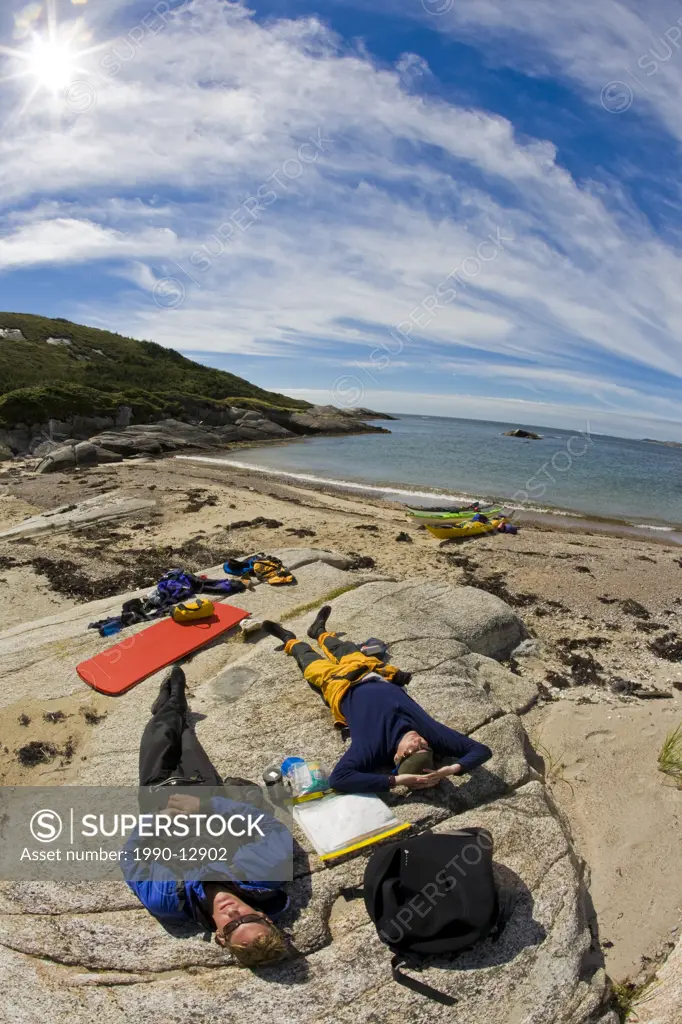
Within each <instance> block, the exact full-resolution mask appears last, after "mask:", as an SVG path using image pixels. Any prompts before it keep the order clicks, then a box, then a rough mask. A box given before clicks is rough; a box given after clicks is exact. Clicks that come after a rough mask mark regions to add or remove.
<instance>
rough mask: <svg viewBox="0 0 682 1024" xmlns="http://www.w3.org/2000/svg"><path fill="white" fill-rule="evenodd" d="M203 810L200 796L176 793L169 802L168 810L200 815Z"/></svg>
mask: <svg viewBox="0 0 682 1024" xmlns="http://www.w3.org/2000/svg"><path fill="white" fill-rule="evenodd" d="M200 808H201V800H200V799H199V797H198V796H189V795H188V794H186V793H185V794H183V793H175V794H173V796H172V797H170V799H169V801H168V810H169V811H176V812H177V813H179V814H180V813H182V814H198V813H199V809H200Z"/></svg>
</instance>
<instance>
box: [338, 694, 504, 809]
mask: <svg viewBox="0 0 682 1024" xmlns="http://www.w3.org/2000/svg"><path fill="white" fill-rule="evenodd" d="M341 711H342V712H343V715H344V717H345V719H346V721H347V722H348V729H349V732H350V736H351V745H350V747H349V748H348V750H347V751H346V753H345V754H344V755H343V757H342V758H341V760H340V761H339V762H338V764H337V765H336V767H335V768H334V771H333V772H332V774H331V777H330V780H329V781H330V785H331V786H332V788H333V789H337V790H339V792H341V793H382V792H386V791H387V790H388V789H389V781H388V780H389V775H390V774H391V773H392V771H393V769H394V767H395V765H394V761H393V758H394V756H395V752H396V749H397V747H398V743H399V742H400V740H401V739H402V737H403V736H404V735H405V733H406V732H409V731H410V730H412V729H414V730H415V731H416V732H418V733H419V735H420V736H423V737H424V739H425V740H426V741H427V743H428V744H429V746H430V747H431V748H432V750H433V752H434V754H435V755H436V757H437V758H445V759H447V758H449V759H450V761H451V763H458V764H460V765H461V766H462V772H470V771H473V769H474V768H478V766H479V765H481V764H483V762H484V761H488V760H489V759H490V758H491V757H492V756H493V753H492V750H491V749H490V747H486V746H485V745H484V744H483V743H478V742H477V741H476V740H472V739H470V738H469V737H468V736H464V735H463V734H462V733H460V732H455V730H454V729H448V727H447V726H446V725H441V723H440V722H437V721H436V720H435V719H434V718H431V716H430V715H427V713H426V712H425V711H424V709H423V708H422V707H420V706H419V704H417V703H416V701H414V700H412V698H411V697H408V695H407V694H406V693H405V691H404V690H403V689H402V688H401V687H399V686H395V685H393V684H392V683H386V682H383V681H382V682H378V681H377V682H373V681H371V680H368V681H367V682H365V683H359V684H357V685H356V686H353V687H352V688H351V689H350V690H349V691H348V693H347V694H346V695H345V697H344V698H343V700H342V702H341Z"/></svg>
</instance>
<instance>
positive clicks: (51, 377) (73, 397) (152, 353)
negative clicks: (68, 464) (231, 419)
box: [0, 313, 308, 426]
mask: <svg viewBox="0 0 682 1024" xmlns="http://www.w3.org/2000/svg"><path fill="white" fill-rule="evenodd" d="M7 330H10V331H16V330H19V331H21V335H22V337H21V338H19V337H18V336H15V337H11V336H9V337H8V336H7V334H6V332H7ZM48 339H56V340H57V343H56V344H55V343H49V341H48ZM63 339H66V341H68V342H69V344H64V343H63ZM183 398H184V399H212V400H213V401H224V400H225V399H238V400H239V401H238V402H237V403H236V404H240V405H255V406H257V405H259V404H261V403H263V404H265V405H268V406H276V407H277V408H282V409H302V408H307V407H308V403H307V402H298V401H295V400H294V399H292V398H287V397H286V396H285V395H279V394H277V393H276V392H273V391H265V390H263V388H259V387H256V385H254V384H250V383H249V382H248V381H247V380H244V379H243V378H242V377H237V376H235V374H233V373H226V372H224V371H223V370H213V369H211V368H210V367H206V366H200V365H199V364H198V363H195V362H193V361H192V360H191V359H186V358H185V357H184V356H182V355H180V353H179V352H175V351H174V350H173V349H168V348H163V347H162V346H161V345H157V344H156V343H155V342H153V341H135V340H134V339H133V338H126V337H124V336H123V335H121V334H114V333H112V332H110V331H100V330H97V329H96V328H94V327H83V326H82V325H80V324H74V323H71V322H70V321H69V320H63V319H61V318H57V319H55V320H50V319H48V318H47V317H42V316H32V315H30V314H26V313H0V421H2V422H3V423H4V424H5V425H10V426H11V425H13V424H14V423H18V422H38V421H40V420H41V419H46V418H50V417H55V418H62V419H63V418H65V416H67V415H69V414H70V413H71V414H74V413H81V414H83V415H87V414H90V415H96V414H100V415H103V414H106V413H109V412H110V411H111V410H112V409H114V408H115V407H116V406H117V405H120V404H121V403H125V404H129V405H132V406H133V409H134V411H135V415H136V417H140V418H145V417H147V416H152V415H154V414H158V413H162V412H167V413H172V412H174V411H177V410H178V409H179V408H180V407H181V406H182V405H183V404H184V405H186V404H187V403H186V402H184V403H183V401H182V400H183Z"/></svg>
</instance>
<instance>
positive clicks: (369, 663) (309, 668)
mask: <svg viewBox="0 0 682 1024" xmlns="http://www.w3.org/2000/svg"><path fill="white" fill-rule="evenodd" d="M330 614H331V606H330V605H325V606H324V607H323V608H321V609H320V611H319V612H318V614H317V617H316V619H315V621H314V622H313V624H312V626H311V627H310V629H309V630H308V636H309V637H310V638H311V639H313V640H316V641H317V643H318V644H319V646H320V648H321V650H322V652H323V654H324V657H322V656H321V655H320V654H319V653H318V652H316V651H315V650H313V648H312V647H311V646H310V644H308V643H306V642H305V641H304V640H299V639H298V637H297V636H296V634H295V633H292V632H291V631H290V630H288V629H285V628H284V627H283V626H281V625H280V624H279V623H277V622H271V621H269V620H266V621H265V622H263V628H264V629H265V630H266V632H268V633H270V634H271V635H272V636H275V637H277V638H278V639H279V640H281V641H282V642H283V643H284V650H285V652H286V653H287V654H291V655H292V656H293V657H294V658H295V659H296V662H297V663H298V666H299V668H300V669H301V671H302V672H303V675H304V678H305V679H306V680H307V682H308V684H309V685H310V686H311V687H312V688H313V689H314V690H316V691H317V692H319V693H320V694H321V696H322V697H323V699H324V701H325V703H326V704H327V705H328V707H329V708H330V710H331V712H332V717H333V718H334V722H335V724H336V725H340V726H342V727H347V728H348V731H349V733H350V738H351V745H350V747H349V748H348V750H347V751H346V753H345V754H344V755H343V757H342V758H341V760H340V761H339V762H338V764H337V765H336V767H335V768H334V770H333V772H332V774H331V776H330V785H331V787H332V788H333V789H336V790H338V791H339V792H342V793H381V792H385V791H387V790H389V789H392V788H393V787H394V786H396V785H402V786H407V787H408V788H409V789H426V788H429V787H431V786H437V785H438V783H439V782H440V781H441V779H443V778H447V777H448V776H451V775H463V774H465V773H466V772H471V771H473V769H474V768H478V766H479V765H482V764H483V763H484V762H485V761H487V760H489V759H490V758H491V757H492V751H491V749H490V747H486V746H485V745H484V744H483V743H478V742H477V740H472V739H471V738H470V737H469V736H465V735H463V734H462V733H460V732H455V730H454V729H449V728H448V727H447V726H446V725H442V724H441V723H440V722H437V721H436V720H435V719H434V718H431V716H430V715H427V713H426V712H425V711H424V709H423V708H422V707H420V706H419V704H417V703H416V701H414V700H412V698H411V697H408V695H407V694H406V693H405V691H404V689H403V687H404V686H405V685H406V684H407V683H408V682H409V681H410V678H411V676H410V673H408V672H403V671H401V670H400V669H397V668H396V667H395V666H394V665H387V664H385V663H384V662H382V661H381V660H380V659H378V658H375V657H371V656H368V655H365V654H363V652H362V651H361V650H360V648H358V647H356V645H355V644H353V643H351V642H350V641H347V640H340V639H339V638H338V637H337V635H336V634H335V633H330V632H329V631H328V630H327V619H328V618H329V615H330ZM435 758H438V759H439V760H441V761H445V762H446V763H445V764H444V765H443V766H442V767H441V768H439V769H436V768H435V767H434V765H435Z"/></svg>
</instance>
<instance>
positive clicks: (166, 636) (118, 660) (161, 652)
mask: <svg viewBox="0 0 682 1024" xmlns="http://www.w3.org/2000/svg"><path fill="white" fill-rule="evenodd" d="M249 614H250V613H249V612H245V611H244V609H243V608H233V607H232V606H231V605H229V604H216V605H215V614H214V615H212V616H211V618H210V619H199V620H197V621H196V622H187V623H183V624H180V623H178V622H174V621H173V619H170V618H169V619H164V620H163V622H155V623H154V624H153V625H152V626H148V627H147V628H146V629H143V630H142V631H141V632H140V633H136V634H135V635H134V636H130V637H128V639H127V640H122V641H121V642H120V643H119V644H116V646H115V647H110V648H109V650H108V651H103V652H102V653H101V654H98V655H96V656H95V657H94V658H89V659H88V661H83V662H81V664H80V665H79V666H78V668H77V669H76V671H77V672H78V675H79V676H80V677H81V679H82V680H83V682H85V683H88V685H89V686H92V688H93V689H95V690H98V691H99V692H100V693H106V694H109V695H110V696H112V695H114V694H117V693H125V691H126V690H129V689H130V688H131V686H135V684H136V683H140V682H141V681H142V680H143V679H146V678H147V676H151V675H153V674H154V672H158V671H159V669H162V668H165V667H166V665H171V664H172V663H173V662H174V661H180V659H181V658H185V657H187V655H188V654H191V653H192V651H196V650H198V649H199V648H200V647H203V646H204V645H205V644H207V643H209V642H210V641H211V640H215V638H216V637H217V636H220V634H221V633H225V632H227V630H228V629H232V627H233V626H236V625H237V623H238V622H241V621H242V619H245V618H247V616H248V615H249Z"/></svg>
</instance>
